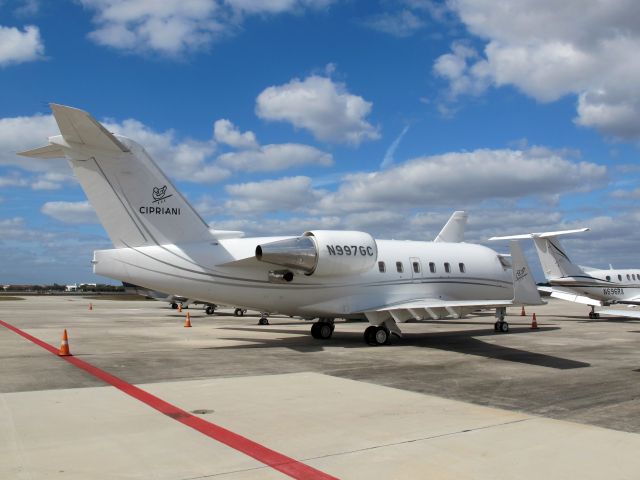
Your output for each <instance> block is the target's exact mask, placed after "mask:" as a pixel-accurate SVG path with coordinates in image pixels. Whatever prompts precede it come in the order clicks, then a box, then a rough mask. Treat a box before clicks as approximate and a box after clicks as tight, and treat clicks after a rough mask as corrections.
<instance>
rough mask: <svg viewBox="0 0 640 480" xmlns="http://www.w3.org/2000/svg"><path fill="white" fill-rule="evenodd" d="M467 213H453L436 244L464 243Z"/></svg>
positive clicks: (438, 236)
mask: <svg viewBox="0 0 640 480" xmlns="http://www.w3.org/2000/svg"><path fill="white" fill-rule="evenodd" d="M468 218H469V215H468V214H467V212H465V211H462V210H458V211H455V212H453V214H452V215H451V217H450V218H449V220H448V221H447V223H445V225H444V227H442V230H440V233H439V234H438V235H437V236H436V238H435V240H434V242H450V243H460V242H463V241H464V229H465V227H466V226H467V219H468Z"/></svg>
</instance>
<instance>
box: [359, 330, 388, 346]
mask: <svg viewBox="0 0 640 480" xmlns="http://www.w3.org/2000/svg"><path fill="white" fill-rule="evenodd" d="M364 341H365V342H367V343H368V344H369V345H389V344H390V343H391V332H390V331H389V330H388V329H387V327H385V326H384V325H380V326H379V327H376V326H375V325H369V326H368V327H367V328H366V329H365V331H364Z"/></svg>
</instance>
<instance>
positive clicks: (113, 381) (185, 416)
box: [0, 320, 337, 480]
mask: <svg viewBox="0 0 640 480" xmlns="http://www.w3.org/2000/svg"><path fill="white" fill-rule="evenodd" d="M0 326H3V327H5V328H7V329H8V330H11V331H12V332H14V333H16V334H17V335H20V336H21V337H23V338H25V339H26V340H29V341H30V342H32V343H34V344H36V345H38V346H40V347H42V348H43V349H45V350H47V351H48V352H50V353H52V354H53V355H55V356H56V357H57V358H59V359H61V360H64V361H66V362H68V363H70V364H72V365H73V366H75V367H77V368H79V369H81V370H84V371H85V372H87V373H89V374H91V375H93V376H94V377H96V378H99V379H100V380H102V381H104V382H105V383H107V384H109V385H111V386H113V387H115V388H117V389H118V390H120V391H122V392H123V393H125V394H127V395H129V396H130V397H132V398H135V399H136V400H139V401H140V402H142V403H144V404H146V405H147V406H149V407H151V408H153V409H154V410H157V411H158V412H160V413H162V414H163V415H165V416H167V417H170V418H172V419H174V420H176V421H177V422H180V423H182V424H183V425H186V426H188V427H190V428H192V429H194V430H196V431H198V432H200V433H202V434H203V435H206V436H207V437H209V438H212V439H213V440H216V441H218V442H220V443H222V444H224V445H227V446H228V447H230V448H232V449H234V450H236V451H238V452H241V453H244V454H245V455H247V456H249V457H252V458H254V459H255V460H257V461H259V462H261V463H263V464H265V465H267V466H269V467H271V468H273V469H274V470H277V471H279V472H281V473H284V474H285V475H288V476H290V477H292V478H295V479H300V480H337V478H336V477H333V476H331V475H329V474H327V473H324V472H321V471H320V470H316V469H315V468H313V467H311V466H309V465H306V464H304V463H302V462H300V461H298V460H295V459H293V458H291V457H287V456H286V455H283V454H281V453H279V452H276V451H275V450H271V449H270V448H268V447H265V446H263V445H261V444H259V443H257V442H254V441H253V440H250V439H248V438H246V437H243V436H242V435H239V434H237V433H235V432H232V431H231V430H227V429H226V428H224V427H221V426H219V425H216V424H215V423H211V422H208V421H207V420H204V419H202V418H200V417H197V416H195V415H193V414H191V413H189V412H187V411H186V410H182V409H181V408H179V407H176V406H175V405H173V404H171V403H169V402H166V401H165V400H162V399H161V398H159V397H156V396H155V395H152V394H151V393H149V392H147V391H146V390H143V389H141V388H140V387H137V386H135V385H132V384H130V383H127V382H125V381H124V380H122V379H120V378H118V377H116V376H115V375H111V374H110V373H109V372H107V371H105V370H101V369H100V368H98V367H96V366H94V365H91V364H90V363H88V362H85V361H84V360H80V359H79V358H77V357H74V356H68V357H66V356H62V357H61V356H58V349H57V348H56V347H54V346H53V345H50V344H48V343H46V342H44V341H43V340H40V339H39V338H37V337H34V336H33V335H30V334H28V333H27V332H25V331H23V330H21V329H19V328H18V327H15V326H13V325H11V324H10V323H7V322H4V321H3V320H0Z"/></svg>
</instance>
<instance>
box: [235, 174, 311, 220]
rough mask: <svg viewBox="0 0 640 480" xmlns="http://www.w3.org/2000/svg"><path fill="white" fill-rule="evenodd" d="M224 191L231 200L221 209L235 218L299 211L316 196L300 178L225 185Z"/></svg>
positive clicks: (304, 178) (307, 178)
mask: <svg viewBox="0 0 640 480" xmlns="http://www.w3.org/2000/svg"><path fill="white" fill-rule="evenodd" d="M226 190H227V192H228V193H229V194H231V196H232V197H233V198H232V199H231V200H228V201H227V202H226V203H225V208H226V209H227V210H231V211H233V212H235V213H237V214H242V213H252V214H256V213H261V212H271V211H278V210H287V211H292V210H299V209H301V208H303V207H305V206H308V205H309V204H311V203H312V202H315V201H316V200H317V198H318V196H319V195H320V193H319V192H318V191H315V190H313V189H312V187H311V179H310V178H309V177H303V176H298V177H285V178H280V179H277V180H263V181H261V182H249V183H241V184H237V185H227V187H226Z"/></svg>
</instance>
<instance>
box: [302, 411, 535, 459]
mask: <svg viewBox="0 0 640 480" xmlns="http://www.w3.org/2000/svg"><path fill="white" fill-rule="evenodd" d="M534 418H535V417H529V418H521V419H519V420H511V421H509V422H502V423H496V424H493V425H485V426H483V427H476V428H466V429H464V430H458V431H456V432H447V433H439V434H438V435H432V436H429V437H422V438H412V439H411V440H402V441H401V442H392V443H385V444H382V445H373V446H371V447H365V448H357V449H355V450H345V451H344V452H336V453H328V454H326V455H319V456H317V457H307V458H304V459H303V461H305V462H308V461H309V460H321V459H323V458H329V457H339V456H341V455H350V454H352V453H360V452H366V451H369V450H376V449H378V448H386V447H395V446H398V445H405V444H408V443H415V442H423V441H427V440H434V439H436V438H443V437H452V436H454V435H459V434H461V433H471V432H477V431H480V430H488V429H490V428H497V427H503V426H505V425H513V424H516V423H523V422H528V421H531V420H533V419H534Z"/></svg>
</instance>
